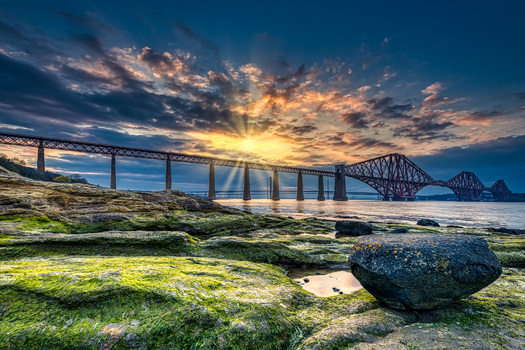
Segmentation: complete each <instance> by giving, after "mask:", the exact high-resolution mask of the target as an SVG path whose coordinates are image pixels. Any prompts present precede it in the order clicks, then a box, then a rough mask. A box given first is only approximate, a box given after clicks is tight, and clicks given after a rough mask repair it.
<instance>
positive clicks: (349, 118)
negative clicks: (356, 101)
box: [341, 112, 369, 129]
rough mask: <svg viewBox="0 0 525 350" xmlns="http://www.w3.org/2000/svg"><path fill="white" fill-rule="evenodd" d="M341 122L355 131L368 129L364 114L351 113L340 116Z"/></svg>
mask: <svg viewBox="0 0 525 350" xmlns="http://www.w3.org/2000/svg"><path fill="white" fill-rule="evenodd" d="M341 120H342V121H343V122H345V123H346V124H348V125H351V126H352V127H354V128H356V129H363V128H368V123H369V122H368V121H367V120H366V114H365V113H363V112H352V113H345V114H342V115H341Z"/></svg>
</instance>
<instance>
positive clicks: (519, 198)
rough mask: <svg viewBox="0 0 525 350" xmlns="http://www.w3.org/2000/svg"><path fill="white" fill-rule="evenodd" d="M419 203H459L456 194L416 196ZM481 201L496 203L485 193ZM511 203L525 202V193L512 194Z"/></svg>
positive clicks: (490, 195)
mask: <svg viewBox="0 0 525 350" xmlns="http://www.w3.org/2000/svg"><path fill="white" fill-rule="evenodd" d="M416 199H417V200H418V201H457V200H458V197H456V195H455V194H454V193H447V194H433V195H428V196H416ZM480 200H481V201H487V202H490V201H494V197H492V194H490V193H487V192H484V193H482V194H481V197H480ZM508 201H509V202H525V193H511V194H510V198H509V200H508Z"/></svg>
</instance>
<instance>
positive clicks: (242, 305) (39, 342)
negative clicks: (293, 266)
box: [0, 257, 309, 349]
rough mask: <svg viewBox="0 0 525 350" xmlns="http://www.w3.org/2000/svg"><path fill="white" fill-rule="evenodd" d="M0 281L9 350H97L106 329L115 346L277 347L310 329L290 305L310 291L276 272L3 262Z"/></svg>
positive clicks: (114, 262)
mask: <svg viewBox="0 0 525 350" xmlns="http://www.w3.org/2000/svg"><path fill="white" fill-rule="evenodd" d="M0 276H2V277H3V279H0V281H1V282H0V310H1V311H0V312H1V314H2V318H1V319H0V343H1V344H7V346H8V347H11V348H24V349H40V348H48V349H73V348H98V347H101V346H102V345H103V344H104V342H106V341H108V339H109V338H110V337H109V334H105V333H104V328H105V327H107V326H108V325H110V324H118V325H121V326H122V328H124V329H125V332H124V333H123V334H122V336H121V337H119V339H117V341H116V343H115V348H119V346H120V347H122V348H127V347H129V346H130V344H131V343H134V344H139V345H140V346H143V347H147V348H162V347H168V348H173V349H189V348H199V349H206V348H209V349H215V348H217V345H218V344H220V346H219V347H220V348H224V349H234V348H237V349H242V348H249V347H250V345H251V344H259V348H261V349H281V348H286V347H287V346H288V345H289V344H290V342H291V341H292V340H293V339H292V338H293V337H297V335H296V333H297V330H298V329H299V330H301V333H304V334H306V332H307V330H308V328H309V326H308V325H307V324H305V323H304V322H301V321H300V320H299V319H298V318H297V316H295V315H294V312H293V311H294V307H293V306H292V305H291V304H290V300H293V298H303V297H308V295H307V293H305V292H303V291H302V289H301V288H300V287H299V286H297V285H296V284H295V283H294V282H293V281H291V280H290V279H288V278H287V277H286V276H285V275H284V274H282V270H280V269H279V268H276V267H273V266H270V265H261V264H257V265H255V264H252V263H245V262H231V261H227V260H215V259H214V260H210V259H204V258H191V259H190V258H167V257H166V258H151V257H141V258H108V257H101V258H81V259H74V258H67V259H39V260H27V261H22V260H17V261H13V262H10V263H9V264H6V265H3V266H2V267H1V268H0ZM6 276H7V277H6ZM132 324H135V325H136V326H135V327H134V328H133V329H131V328H132V327H131V325H132ZM124 334H125V336H124ZM296 340H297V339H296ZM296 340H294V341H296Z"/></svg>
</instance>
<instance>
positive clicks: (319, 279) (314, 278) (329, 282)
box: [288, 269, 363, 297]
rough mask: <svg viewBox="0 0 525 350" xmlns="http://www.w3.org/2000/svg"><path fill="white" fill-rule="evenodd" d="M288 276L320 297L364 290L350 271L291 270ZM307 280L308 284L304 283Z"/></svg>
mask: <svg viewBox="0 0 525 350" xmlns="http://www.w3.org/2000/svg"><path fill="white" fill-rule="evenodd" d="M288 276H289V277H290V278H292V279H293V280H294V281H296V282H298V283H300V284H301V285H302V286H303V288H304V289H306V290H307V291H309V292H310V293H313V294H315V295H317V296H320V297H330V296H333V295H337V294H339V291H341V292H343V294H349V293H351V292H353V291H356V290H358V289H361V288H363V287H362V286H361V284H360V283H359V281H358V280H357V279H356V278H355V277H354V275H352V274H351V273H350V271H335V272H334V271H333V270H325V269H317V270H307V269H306V270H305V269H291V270H290V271H289V273H288ZM305 278H308V282H305V281H304V279H305ZM334 288H336V289H335V290H334Z"/></svg>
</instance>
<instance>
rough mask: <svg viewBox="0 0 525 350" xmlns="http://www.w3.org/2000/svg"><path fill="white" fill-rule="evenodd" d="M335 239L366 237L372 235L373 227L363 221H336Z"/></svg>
mask: <svg viewBox="0 0 525 350" xmlns="http://www.w3.org/2000/svg"><path fill="white" fill-rule="evenodd" d="M335 229H336V231H337V232H336V234H335V238H339V237H347V236H364V235H371V234H372V233H373V232H372V225H370V224H367V223H366V222H362V221H336V223H335Z"/></svg>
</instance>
